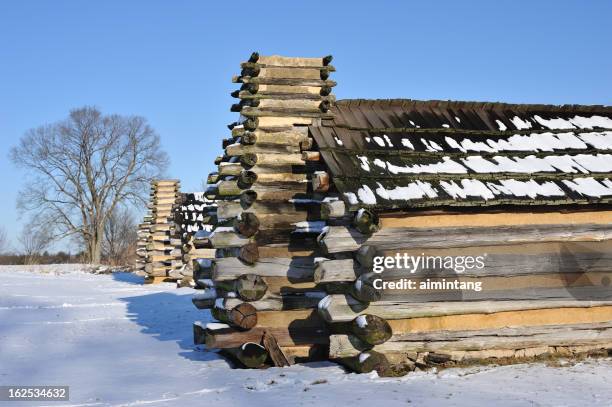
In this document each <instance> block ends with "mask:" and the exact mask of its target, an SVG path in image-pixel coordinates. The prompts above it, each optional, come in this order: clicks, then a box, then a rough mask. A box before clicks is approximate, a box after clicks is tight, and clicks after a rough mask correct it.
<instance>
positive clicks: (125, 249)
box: [102, 208, 138, 266]
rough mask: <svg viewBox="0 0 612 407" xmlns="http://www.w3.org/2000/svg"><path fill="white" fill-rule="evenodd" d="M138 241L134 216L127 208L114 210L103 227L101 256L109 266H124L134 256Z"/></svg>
mask: <svg viewBox="0 0 612 407" xmlns="http://www.w3.org/2000/svg"><path fill="white" fill-rule="evenodd" d="M137 240H138V235H137V225H136V220H135V219H134V216H133V215H132V213H131V212H130V211H129V210H128V209H127V208H116V209H115V210H114V211H113V212H112V213H111V214H110V216H109V217H108V219H107V220H106V224H105V225H104V244H103V246H102V255H103V257H104V258H106V259H107V260H108V262H109V263H110V264H111V265H114V266H118V265H126V264H128V263H130V257H131V256H133V255H135V254H136V241H137Z"/></svg>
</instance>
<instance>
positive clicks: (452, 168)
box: [310, 100, 612, 209]
mask: <svg viewBox="0 0 612 407" xmlns="http://www.w3.org/2000/svg"><path fill="white" fill-rule="evenodd" d="M330 112H331V113H332V114H333V119H324V120H322V122H321V123H320V124H318V125H316V126H311V127H310V131H311V134H312V135H313V137H314V138H315V140H316V142H317V145H318V146H319V148H320V150H321V156H322V158H323V160H324V162H325V164H326V165H327V166H328V170H329V171H330V173H331V174H332V181H333V182H334V185H335V187H336V188H337V189H338V191H339V192H340V193H341V194H342V196H343V198H344V199H345V201H346V202H347V203H348V204H349V205H350V206H351V207H354V208H355V207H365V206H370V207H376V208H380V209H386V208H387V209H392V208H393V209H395V208H408V207H427V206H453V205H461V206H482V205H486V206H491V205H508V204H512V205H534V204H539V203H542V204H547V205H550V204H553V205H557V204H559V205H561V204H573V203H586V204H590V203H600V202H612V189H611V187H610V182H611V181H610V179H612V108H610V107H602V106H575V105H568V106H551V105H510V104H501V103H478V102H442V101H425V102H421V101H413V100H346V101H342V100H341V101H338V102H337V104H336V105H335V106H333V107H332V109H331V110H330ZM534 200H537V201H538V202H534Z"/></svg>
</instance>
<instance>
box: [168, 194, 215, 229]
mask: <svg viewBox="0 0 612 407" xmlns="http://www.w3.org/2000/svg"><path fill="white" fill-rule="evenodd" d="M174 216H175V223H176V224H177V228H179V230H180V232H181V233H182V234H183V236H192V235H193V234H195V233H196V232H197V231H199V230H205V231H210V230H212V226H211V222H213V221H214V217H215V216H216V205H215V202H214V201H212V200H210V199H208V198H206V197H205V196H204V192H186V193H182V194H180V196H179V199H178V202H177V206H176V209H175V212H174Z"/></svg>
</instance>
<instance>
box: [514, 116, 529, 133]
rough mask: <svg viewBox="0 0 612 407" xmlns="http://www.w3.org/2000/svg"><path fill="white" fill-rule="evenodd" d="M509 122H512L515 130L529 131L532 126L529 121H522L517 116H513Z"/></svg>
mask: <svg viewBox="0 0 612 407" xmlns="http://www.w3.org/2000/svg"><path fill="white" fill-rule="evenodd" d="M510 121H511V122H512V124H514V126H516V128H517V129H519V130H527V129H530V128H531V126H532V124H531V122H530V121H528V120H523V119H521V118H520V117H518V116H514V117H513V118H512V119H510Z"/></svg>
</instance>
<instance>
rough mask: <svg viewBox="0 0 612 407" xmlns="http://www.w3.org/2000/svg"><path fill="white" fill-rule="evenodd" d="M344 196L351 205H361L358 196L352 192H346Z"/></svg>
mask: <svg viewBox="0 0 612 407" xmlns="http://www.w3.org/2000/svg"><path fill="white" fill-rule="evenodd" d="M344 196H345V197H346V199H348V201H349V203H350V204H351V205H357V204H358V203H359V200H358V199H357V195H355V194H354V193H352V192H345V193H344Z"/></svg>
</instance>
